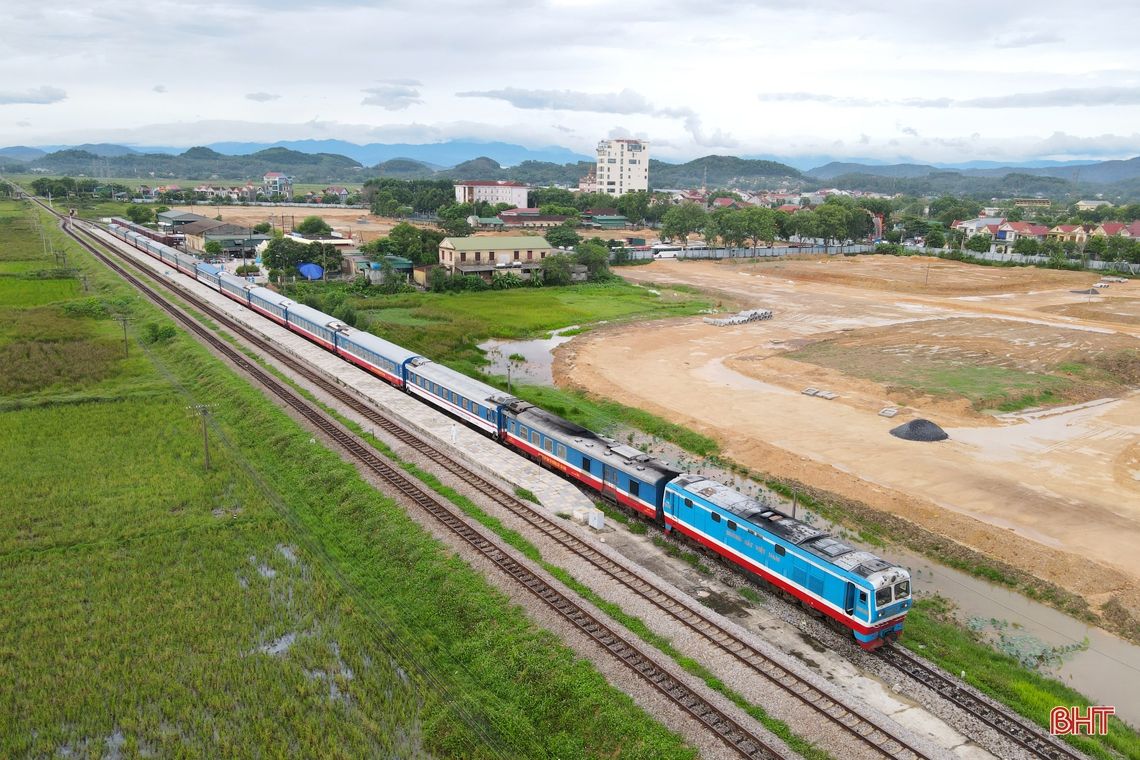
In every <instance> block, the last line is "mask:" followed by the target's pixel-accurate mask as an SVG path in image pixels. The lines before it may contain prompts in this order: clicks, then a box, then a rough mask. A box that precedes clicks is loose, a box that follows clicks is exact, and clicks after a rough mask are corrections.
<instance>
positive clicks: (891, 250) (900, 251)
mask: <svg viewBox="0 0 1140 760" xmlns="http://www.w3.org/2000/svg"><path fill="white" fill-rule="evenodd" d="M875 253H885V254H889V255H891V256H906V255H907V252H906V249H905V248H903V247H902V246H901V245H899V244H898V243H878V244H877V245H876V246H875Z"/></svg>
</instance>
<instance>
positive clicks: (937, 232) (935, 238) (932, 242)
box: [926, 227, 946, 248]
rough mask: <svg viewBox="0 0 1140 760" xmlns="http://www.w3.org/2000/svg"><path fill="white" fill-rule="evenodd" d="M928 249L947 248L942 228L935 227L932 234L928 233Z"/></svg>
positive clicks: (931, 231)
mask: <svg viewBox="0 0 1140 760" xmlns="http://www.w3.org/2000/svg"><path fill="white" fill-rule="evenodd" d="M926 247H927V248H945V247H946V235H945V234H944V233H943V232H942V229H941V228H940V227H934V228H932V229H931V230H930V232H928V233H926Z"/></svg>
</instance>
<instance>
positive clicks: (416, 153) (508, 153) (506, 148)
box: [208, 140, 587, 168]
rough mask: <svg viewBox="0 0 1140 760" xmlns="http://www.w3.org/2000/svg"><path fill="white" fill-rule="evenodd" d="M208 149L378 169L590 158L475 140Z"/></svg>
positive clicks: (293, 142)
mask: <svg viewBox="0 0 1140 760" xmlns="http://www.w3.org/2000/svg"><path fill="white" fill-rule="evenodd" d="M208 147H210V148H213V149H214V150H216V151H218V152H219V153H224V154H226V155H248V154H251V153H256V152H258V151H262V150H265V149H266V148H288V149H290V150H296V151H301V152H305V153H318V152H322V153H334V154H338V155H342V156H348V157H349V158H353V159H355V160H356V161H358V162H360V163H361V164H362V165H364V166H375V165H376V164H379V163H381V162H384V161H389V160H391V159H394V158H405V159H410V160H412V161H420V162H423V163H425V164H429V165H431V166H432V167H434V168H442V167H447V166H455V165H456V164H458V163H461V162H463V161H467V160H469V159H470V158H471V157H472V156H488V157H490V158H492V159H493V160H495V161H498V162H499V163H500V164H501V165H503V166H514V165H516V164H520V163H522V162H523V161H545V162H552V163H565V162H575V161H579V160H582V159H586V158H587V157H586V156H582V155H580V154H578V153H575V152H574V151H572V150H569V149H568V148H563V147H561V146H556V145H552V146H548V147H545V148H527V147H524V146H522V145H515V144H513V143H504V142H478V141H475V140H447V141H445V142H438V143H425V144H420V145H414V144H411V143H368V144H367V145H357V144H356V143H351V142H347V141H345V140H282V141H279V142H275V143H255V142H220V143H211V144H210V145H209V146H208Z"/></svg>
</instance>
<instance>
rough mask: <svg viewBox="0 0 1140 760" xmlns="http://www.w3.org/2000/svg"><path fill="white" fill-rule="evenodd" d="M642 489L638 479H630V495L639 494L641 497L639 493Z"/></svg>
mask: <svg viewBox="0 0 1140 760" xmlns="http://www.w3.org/2000/svg"><path fill="white" fill-rule="evenodd" d="M640 491H641V484H640V483H638V482H637V481H636V480H631V481H629V495H630V496H637V497H639V498H640V493H639V492H640Z"/></svg>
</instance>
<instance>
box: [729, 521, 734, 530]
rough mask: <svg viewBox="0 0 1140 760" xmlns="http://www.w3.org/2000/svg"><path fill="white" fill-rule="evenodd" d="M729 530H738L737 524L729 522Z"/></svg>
mask: <svg viewBox="0 0 1140 760" xmlns="http://www.w3.org/2000/svg"><path fill="white" fill-rule="evenodd" d="M728 529H729V530H736V523H734V522H733V521H732V520H729V521H728Z"/></svg>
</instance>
